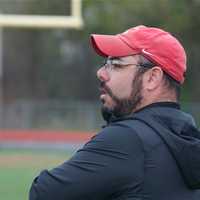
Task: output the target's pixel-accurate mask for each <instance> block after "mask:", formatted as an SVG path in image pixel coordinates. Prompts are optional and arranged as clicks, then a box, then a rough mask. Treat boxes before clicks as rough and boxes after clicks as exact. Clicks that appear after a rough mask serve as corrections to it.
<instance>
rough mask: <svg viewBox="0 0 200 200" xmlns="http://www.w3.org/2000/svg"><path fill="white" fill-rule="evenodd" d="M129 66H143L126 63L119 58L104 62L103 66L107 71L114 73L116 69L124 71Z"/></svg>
mask: <svg viewBox="0 0 200 200" xmlns="http://www.w3.org/2000/svg"><path fill="white" fill-rule="evenodd" d="M129 65H134V66H138V67H139V66H141V65H139V64H136V63H129V62H125V61H123V60H119V59H117V58H108V59H106V60H105V61H104V63H103V66H102V67H104V68H105V69H106V70H107V71H113V70H116V69H122V68H123V67H126V66H129Z"/></svg>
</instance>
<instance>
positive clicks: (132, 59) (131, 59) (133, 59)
mask: <svg viewBox="0 0 200 200" xmlns="http://www.w3.org/2000/svg"><path fill="white" fill-rule="evenodd" d="M138 57H139V56H138V55H131V56H123V57H112V56H109V57H108V59H111V60H120V61H125V62H137V61H138V59H139V58H138Z"/></svg>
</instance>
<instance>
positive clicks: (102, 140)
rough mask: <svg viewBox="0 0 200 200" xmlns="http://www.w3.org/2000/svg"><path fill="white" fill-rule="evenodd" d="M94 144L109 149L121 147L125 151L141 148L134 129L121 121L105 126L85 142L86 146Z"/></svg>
mask: <svg viewBox="0 0 200 200" xmlns="http://www.w3.org/2000/svg"><path fill="white" fill-rule="evenodd" d="M94 145H95V146H99V147H102V148H105V147H106V148H109V149H123V150H124V151H126V152H133V151H134V150H136V149H137V150H140V151H142V150H143V145H142V142H141V139H140V137H138V134H137V133H136V131H135V130H133V129H131V128H130V127H129V126H128V125H127V124H125V123H122V122H117V123H112V124H110V125H108V126H106V127H105V128H103V129H102V130H101V131H100V132H99V133H98V134H97V135H95V136H94V137H93V138H92V139H91V141H90V142H89V143H87V144H86V146H87V147H88V146H90V147H91V146H94Z"/></svg>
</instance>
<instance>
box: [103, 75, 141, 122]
mask: <svg viewBox="0 0 200 200" xmlns="http://www.w3.org/2000/svg"><path fill="white" fill-rule="evenodd" d="M101 88H103V89H104V90H105V91H106V92H107V94H108V95H109V96H110V97H111V98H112V100H113V101H114V102H115V106H113V108H109V107H106V106H102V108H101V113H102V116H103V119H104V120H105V121H107V122H109V121H110V119H111V117H117V118H119V117H124V116H127V115H130V114H131V113H132V112H134V111H135V110H136V109H137V107H138V106H139V105H140V104H141V101H142V99H143V96H142V78H141V76H137V74H136V76H135V77H134V79H133V81H132V91H131V94H130V96H129V97H127V98H118V97H117V96H116V95H114V94H113V92H112V90H111V89H110V88H109V87H107V86H106V85H105V83H103V82H102V83H101Z"/></svg>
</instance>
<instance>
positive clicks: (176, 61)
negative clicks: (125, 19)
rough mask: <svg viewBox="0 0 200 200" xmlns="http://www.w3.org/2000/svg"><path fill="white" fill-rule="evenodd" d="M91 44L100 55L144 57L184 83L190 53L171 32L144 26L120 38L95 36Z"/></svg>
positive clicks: (130, 30)
mask: <svg viewBox="0 0 200 200" xmlns="http://www.w3.org/2000/svg"><path fill="white" fill-rule="evenodd" d="M91 42H92V46H93V48H94V50H95V51H96V53H97V54H99V55H100V56H103V57H108V56H113V57H123V56H129V55H135V54H142V55H143V56H145V57H146V58H147V59H149V60H150V61H152V62H154V63H155V64H157V65H158V66H160V67H161V68H162V69H163V71H165V72H166V73H167V74H169V75H170V76H171V77H172V78H174V79H175V80H176V81H178V82H179V83H183V82H184V75H185V72H186V53H185V50H184V48H183V46H182V45H181V44H180V42H179V41H178V40H177V39H176V38H175V37H174V36H172V35H171V34H170V33H169V32H166V31H164V30H162V29H159V28H154V27H146V26H143V25H140V26H136V27H133V28H130V29H128V30H127V31H125V32H123V33H120V34H117V35H97V34H92V35H91Z"/></svg>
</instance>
